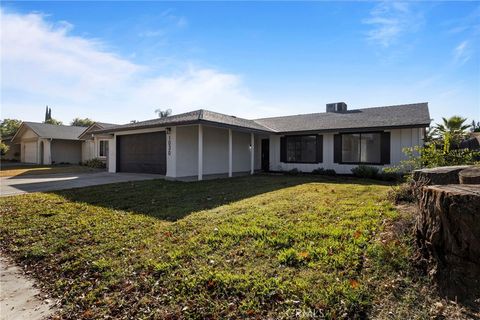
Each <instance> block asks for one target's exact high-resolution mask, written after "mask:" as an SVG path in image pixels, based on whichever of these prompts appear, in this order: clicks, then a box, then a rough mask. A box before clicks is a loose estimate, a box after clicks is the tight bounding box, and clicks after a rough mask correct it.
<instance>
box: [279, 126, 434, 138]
mask: <svg viewBox="0 0 480 320" xmlns="http://www.w3.org/2000/svg"><path fill="white" fill-rule="evenodd" d="M428 126H430V123H421V124H412V125H400V126H376V127H361V128H359V127H356V128H333V129H312V130H294V131H278V132H276V134H283V135H285V134H300V133H331V132H369V131H370V132H371V131H379V130H389V129H406V128H426V127H428Z"/></svg>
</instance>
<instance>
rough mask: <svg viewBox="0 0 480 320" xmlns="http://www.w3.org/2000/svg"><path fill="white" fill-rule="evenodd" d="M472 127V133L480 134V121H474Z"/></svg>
mask: <svg viewBox="0 0 480 320" xmlns="http://www.w3.org/2000/svg"><path fill="white" fill-rule="evenodd" d="M471 127H472V132H480V121H477V122H476V123H475V120H472V124H471Z"/></svg>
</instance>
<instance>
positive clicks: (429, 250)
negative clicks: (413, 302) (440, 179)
mask: <svg viewBox="0 0 480 320" xmlns="http://www.w3.org/2000/svg"><path fill="white" fill-rule="evenodd" d="M415 228H416V235H417V243H418V245H419V247H420V249H421V252H422V253H423V255H424V256H425V257H426V258H427V259H429V260H430V261H431V262H432V274H433V275H434V279H435V281H436V282H437V284H438V287H439V289H440V291H441V292H442V293H443V294H444V295H446V296H448V297H450V298H452V299H456V298H458V299H459V300H461V301H474V300H475V299H478V298H480V185H466V184H464V185H443V186H440V185H435V186H425V187H423V188H422V192H421V197H420V199H419V215H418V217H417V221H416V225H415Z"/></svg>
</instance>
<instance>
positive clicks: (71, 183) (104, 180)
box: [0, 172, 164, 197]
mask: <svg viewBox="0 0 480 320" xmlns="http://www.w3.org/2000/svg"><path fill="white" fill-rule="evenodd" d="M163 178H164V176H162V175H158V174H146V173H123V172H122V173H108V172H96V173H58V174H49V175H30V176H13V177H0V195H1V196H2V197H5V196H11V195H17V194H23V193H30V192H43V191H53V190H62V189H71V188H81V187H89V186H96V185H100V184H109V183H118V182H127V181H141V180H153V179H163Z"/></svg>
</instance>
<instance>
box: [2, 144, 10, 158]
mask: <svg viewBox="0 0 480 320" xmlns="http://www.w3.org/2000/svg"><path fill="white" fill-rule="evenodd" d="M8 149H9V147H8V146H7V145H6V144H5V143H3V142H0V155H2V156H4V155H6V154H7V152H8Z"/></svg>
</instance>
